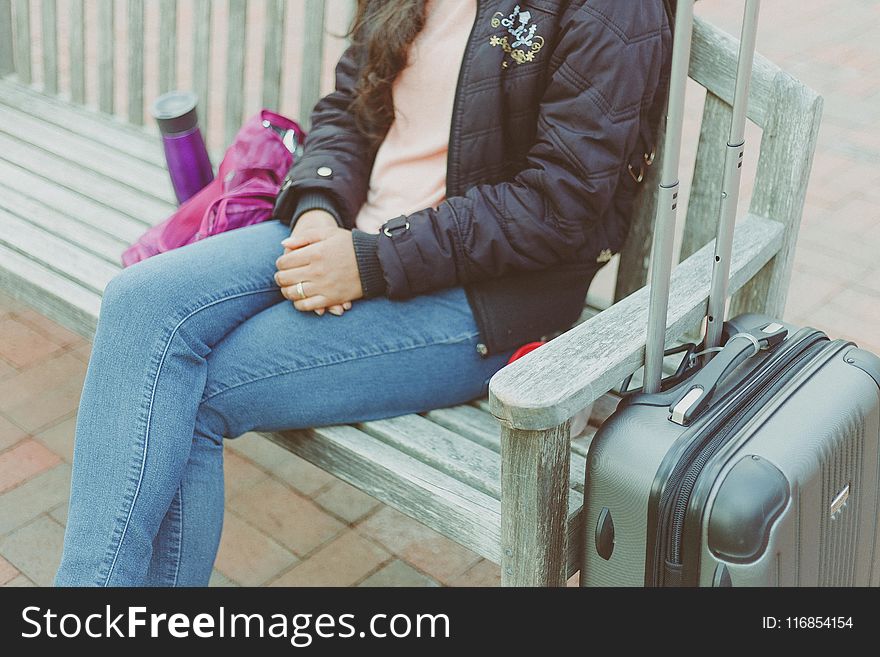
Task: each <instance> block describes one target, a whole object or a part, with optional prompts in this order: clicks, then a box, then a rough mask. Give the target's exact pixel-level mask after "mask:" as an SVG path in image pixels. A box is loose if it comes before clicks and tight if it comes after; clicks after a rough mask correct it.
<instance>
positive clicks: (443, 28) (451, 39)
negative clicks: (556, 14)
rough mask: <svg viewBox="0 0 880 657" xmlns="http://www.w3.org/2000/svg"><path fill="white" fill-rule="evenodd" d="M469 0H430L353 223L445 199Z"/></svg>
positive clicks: (374, 225) (472, 1) (375, 228)
mask: <svg viewBox="0 0 880 657" xmlns="http://www.w3.org/2000/svg"><path fill="white" fill-rule="evenodd" d="M476 11H477V3H476V0H429V1H428V5H427V19H426V21H425V27H424V28H423V29H422V31H421V32H420V33H419V35H418V36H417V37H416V39H415V40H414V41H413V43H412V45H411V46H410V53H409V60H408V63H407V67H406V68H405V69H403V71H401V72H400V74H399V75H398V76H397V79H396V80H395V81H394V84H393V87H392V97H393V99H394V115H395V116H394V122H393V123H392V124H391V128H390V129H389V131H388V134H387V136H386V137H385V139H384V141H383V142H382V144H381V145H380V146H379V150H378V151H377V153H376V160H375V163H374V165H373V171H372V173H371V175H370V188H369V192H368V195H367V200H366V202H365V203H364V204H363V206H361V209H360V211H359V213H358V215H357V218H356V219H355V226H357V228H359V229H360V230H362V231H364V232H367V233H378V232H379V229H380V228H381V226H382V225H383V224H384V223H385V222H386V221H388V220H390V219H393V218H394V217H399V216H400V215H409V214H411V213H413V212H416V211H417V210H423V209H425V208H428V207H431V208H436V207H437V206H438V205H439V204H440V202H441V201H443V199H445V198H446V157H447V147H448V144H449V131H450V126H451V123H452V104H453V99H454V98H455V91H456V87H457V84H458V72H459V69H460V68H461V62H462V59H463V56H464V49H465V45H466V44H467V40H468V36H469V34H470V31H471V27H472V26H473V24H474V20H475V18H476Z"/></svg>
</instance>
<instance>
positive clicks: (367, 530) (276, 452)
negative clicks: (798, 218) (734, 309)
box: [0, 0, 880, 586]
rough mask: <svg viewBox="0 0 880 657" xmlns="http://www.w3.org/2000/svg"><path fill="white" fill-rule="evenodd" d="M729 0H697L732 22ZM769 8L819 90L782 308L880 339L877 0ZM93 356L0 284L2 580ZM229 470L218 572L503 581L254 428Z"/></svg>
mask: <svg viewBox="0 0 880 657" xmlns="http://www.w3.org/2000/svg"><path fill="white" fill-rule="evenodd" d="M725 5H731V7H726V6H725ZM738 6H739V3H724V2H722V0H703V2H701V3H700V4H699V5H698V9H699V12H700V13H701V14H703V15H704V16H707V17H709V18H710V19H711V20H713V21H715V22H716V23H718V24H719V25H721V26H722V27H724V28H725V29H728V30H729V31H735V30H736V29H737V25H738V23H737V16H736V7H738ZM762 13H763V14H762V28H761V33H760V37H759V49H760V50H761V52H763V53H764V54H765V55H767V56H768V57H770V58H771V59H772V60H774V61H776V62H778V63H779V64H781V65H782V66H783V67H784V68H786V69H788V70H789V71H791V72H792V73H794V74H795V75H797V76H798V77H800V78H801V79H802V80H804V81H805V82H806V83H808V84H810V85H811V86H813V87H814V88H816V89H817V90H818V91H820V92H821V93H822V94H823V95H824V96H825V101H826V105H825V108H826V109H825V118H824V122H823V126H822V131H821V133H820V144H819V152H818V154H817V157H816V164H815V168H814V175H813V180H812V183H811V186H810V193H809V197H808V204H807V208H806V212H805V216H804V226H803V231H802V236H801V240H800V243H799V247H798V251H797V258H796V264H795V272H794V277H793V281H792V292H791V296H790V300H789V305H788V309H787V311H786V316H787V318H788V319H790V320H793V321H795V322H797V323H809V324H812V325H815V326H818V327H820V328H824V329H827V330H828V331H830V332H831V333H832V334H834V335H835V336H845V337H849V338H852V339H855V340H857V341H858V342H859V343H860V344H862V345H863V346H865V347H867V348H869V349H872V350H873V351H875V352H878V353H880V262H878V252H880V210H878V208H880V191H878V190H880V129H878V128H877V125H878V124H880V75H878V74H877V71H878V70H880V49H878V48H877V46H876V43H875V35H876V34H877V33H878V28H880V4H878V3H876V2H874V1H873V0H848V1H847V2H845V3H826V2H822V1H821V0H774V2H772V3H771V2H767V3H764V4H763V7H762ZM698 112H699V106H698V105H694V107H692V109H691V116H692V118H693V117H695V116H697V115H698ZM692 123H693V122H692ZM692 141H693V139H692V138H691V139H690V142H691V146H692ZM600 293H601V291H600ZM88 357H89V344H88V343H87V342H85V341H84V340H82V339H80V338H78V337H76V336H75V335H73V334H71V333H70V332H68V331H66V330H65V329H63V328H61V327H59V326H58V325H56V324H54V323H52V322H50V321H49V320H47V319H46V318H44V317H42V316H40V315H39V314H37V313H35V312H34V311H33V310H31V309H29V308H27V307H26V306H23V305H21V304H20V303H18V302H15V301H13V300H11V299H10V298H9V297H8V296H7V295H5V294H2V293H0V585H6V586H31V585H34V584H38V585H47V584H49V583H50V582H51V579H52V575H53V573H54V569H55V567H56V565H57V562H58V559H59V554H60V547H61V540H62V532H63V526H64V522H65V517H66V505H67V494H68V486H69V478H70V460H71V450H72V439H73V430H74V424H75V416H76V408H77V403H78V398H79V392H80V388H81V385H82V379H83V375H84V372H85V367H86V363H87V362H88ZM226 471H227V482H228V490H227V502H228V503H227V515H226V524H225V532H224V537H223V544H222V547H221V550H220V556H219V558H218V560H217V565H216V571H215V574H214V578H213V582H212V583H213V584H214V585H217V586H230V585H240V584H244V585H281V586H285V585H308V584H332V585H340V586H356V585H360V586H382V585H392V586H437V585H450V586H456V585H497V584H498V582H499V573H498V568H497V566H495V565H493V564H491V563H489V562H486V561H485V560H483V559H480V558H479V557H478V556H476V555H475V554H473V553H471V552H469V551H467V550H464V549H462V548H461V547H458V546H457V545H455V544H454V543H451V542H450V541H448V540H446V539H444V538H442V537H441V536H439V535H437V534H436V533H435V532H433V531H431V530H429V529H427V528H425V527H424V526H422V525H420V524H418V523H416V522H414V521H412V520H410V519H408V518H406V517H405V516H403V515H401V514H400V513H398V512H396V511H394V510H392V509H390V508H388V507H385V506H383V505H382V504H380V503H378V502H376V501H375V500H373V499H372V498H370V497H368V496H366V495H364V494H362V493H360V492H358V491H356V490H354V489H352V488H351V487H350V486H347V485H346V484H344V483H342V482H340V481H338V480H336V479H334V478H333V477H330V476H329V475H327V474H325V473H323V472H321V471H320V470H318V469H317V468H314V467H313V466H311V465H309V464H307V463H305V462H303V461H301V460H300V459H297V458H296V457H294V456H292V455H290V454H288V453H287V452H285V451H284V450H282V449H280V448H278V447H275V446H273V445H272V444H270V443H269V442H267V441H264V440H262V439H260V438H258V437H256V436H245V437H243V438H241V439H239V440H236V441H230V442H229V444H228V445H227V450H226Z"/></svg>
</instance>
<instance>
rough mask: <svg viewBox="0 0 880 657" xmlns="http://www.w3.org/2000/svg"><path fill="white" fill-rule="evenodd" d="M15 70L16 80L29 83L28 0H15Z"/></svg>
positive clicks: (29, 14)
mask: <svg viewBox="0 0 880 657" xmlns="http://www.w3.org/2000/svg"><path fill="white" fill-rule="evenodd" d="M13 13H14V14H15V72H16V74H17V75H18V81H19V82H22V83H23V84H30V83H31V82H32V81H33V78H32V76H31V7H30V2H29V1H28V0H15V5H14V12H13Z"/></svg>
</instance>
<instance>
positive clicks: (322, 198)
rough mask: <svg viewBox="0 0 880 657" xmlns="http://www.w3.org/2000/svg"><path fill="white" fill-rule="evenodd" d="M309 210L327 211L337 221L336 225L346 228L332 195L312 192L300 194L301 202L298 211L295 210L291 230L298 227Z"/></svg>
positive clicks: (299, 201)
mask: <svg viewBox="0 0 880 657" xmlns="http://www.w3.org/2000/svg"><path fill="white" fill-rule="evenodd" d="M309 210H326V211H327V212H329V213H330V214H332V215H333V218H334V219H335V220H336V223H337V224H339V227H340V228H345V226H343V225H342V218H341V217H340V215H339V210H337V209H336V204H335V203H333V200H332V199H331V197H330V195H329V194H327V193H326V192H322V191H318V190H311V191H306V192H303V193H302V194H300V197H299V200H298V201H297V204H296V210H294V212H293V216H292V217H291V218H290V230H293V227H294V226H295V225H296V222H297V220H298V219H299V218H300V216H302V215H304V214H305V213H306V212H308V211H309Z"/></svg>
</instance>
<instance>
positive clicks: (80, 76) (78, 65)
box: [4, 0, 86, 105]
mask: <svg viewBox="0 0 880 657" xmlns="http://www.w3.org/2000/svg"><path fill="white" fill-rule="evenodd" d="M68 43H69V49H70V57H69V62H68V63H69V65H70V100H71V101H73V102H74V103H76V104H77V105H82V104H84V103H85V102H86V64H85V60H86V56H85V51H86V21H85V10H84V7H83V0H70V30H69V32H68ZM4 102H5V101H4Z"/></svg>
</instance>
